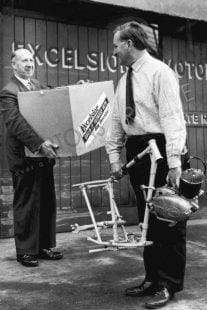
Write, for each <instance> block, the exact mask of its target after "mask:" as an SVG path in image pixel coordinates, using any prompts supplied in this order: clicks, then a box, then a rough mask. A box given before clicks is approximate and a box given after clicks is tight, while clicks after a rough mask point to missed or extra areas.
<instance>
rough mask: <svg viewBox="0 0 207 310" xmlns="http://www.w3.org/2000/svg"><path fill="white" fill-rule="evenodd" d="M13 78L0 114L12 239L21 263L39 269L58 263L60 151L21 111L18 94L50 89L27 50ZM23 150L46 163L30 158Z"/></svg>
mask: <svg viewBox="0 0 207 310" xmlns="http://www.w3.org/2000/svg"><path fill="white" fill-rule="evenodd" d="M11 65H12V68H13V76H12V77H11V80H10V82H9V83H8V84H7V85H6V86H5V87H4V88H3V89H2V90H1V92H0V109H1V113H2V116H3V120H4V122H5V125H6V128H7V158H8V163H9V168H10V171H11V174H12V179H13V187H14V201H13V211H14V236H15V245H16V253H17V261H18V262H20V263H21V264H22V265H23V266H27V267H35V266H38V258H42V259H50V260H56V259H61V258H62V256H63V255H62V253H61V252H57V251H53V250H52V249H51V248H54V247H55V245H56V232H55V226H56V197H55V189H54V176H53V166H54V164H55V157H56V148H57V147H58V146H57V145H55V144H53V143H52V142H51V141H49V140H46V141H44V140H43V139H42V138H41V137H40V136H39V135H38V134H37V133H36V132H35V131H34V130H33V128H32V127H31V126H30V125H29V124H28V123H27V121H26V120H25V119H24V117H23V116H22V115H21V114H20V112H19V108H18V99H17V93H18V92H25V91H31V90H40V89H45V88H47V87H46V86H43V85H42V84H40V82H39V81H37V80H35V79H33V78H32V76H33V74H34V70H35V66H34V59H33V55H32V54H31V52H30V51H29V50H27V49H23V48H22V49H18V50H16V51H15V52H14V53H12V57H11ZM25 147H27V148H28V149H29V150H30V151H31V152H33V153H36V152H37V153H40V154H41V155H42V156H43V157H32V158H31V157H27V156H26V155H25Z"/></svg>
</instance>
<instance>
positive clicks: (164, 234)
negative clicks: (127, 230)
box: [125, 134, 186, 293]
mask: <svg viewBox="0 0 207 310" xmlns="http://www.w3.org/2000/svg"><path fill="white" fill-rule="evenodd" d="M150 139H155V140H156V143H157V146H158V148H159V151H160V153H161V155H162V156H163V158H164V160H163V161H162V162H161V163H160V164H159V165H158V168H157V173H156V177H155V187H161V186H163V185H165V184H166V176H167V173H168V165H167V159H166V151H165V149H166V148H165V145H166V142H165V137H164V135H163V134H146V135H140V136H131V137H129V138H128V139H127V142H126V145H125V146H126V157H127V162H129V161H130V160H132V159H133V158H134V156H135V155H137V154H138V153H140V152H141V151H143V150H144V149H145V148H146V147H147V146H148V141H149V140H150ZM150 166H151V161H150V156H149V155H146V156H145V157H143V159H142V160H141V161H139V162H137V163H136V164H135V165H134V166H133V167H132V168H131V169H129V176H130V182H131V185H132V187H133V190H134V192H135V195H136V200H137V207H138V216H139V221H140V222H142V221H143V217H144V211H145V200H144V195H143V192H142V190H141V189H140V185H143V184H144V185H148V181H149V175H150ZM147 240H150V241H153V245H151V246H146V247H144V251H143V259H144V267H145V271H146V276H145V279H146V281H150V282H154V283H156V284H157V285H158V286H164V287H166V288H167V289H168V290H169V291H170V292H172V293H173V292H178V291H181V290H182V289H183V284H184V275H185V266H186V221H183V222H179V223H177V224H176V225H174V226H169V223H167V222H164V221H161V220H158V219H157V218H156V216H155V215H154V214H152V213H151V214H150V217H149V228H148V233H147Z"/></svg>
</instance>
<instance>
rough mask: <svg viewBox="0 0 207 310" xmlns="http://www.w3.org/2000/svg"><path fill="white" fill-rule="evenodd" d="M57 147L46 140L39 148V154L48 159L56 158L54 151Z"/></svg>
mask: <svg viewBox="0 0 207 310" xmlns="http://www.w3.org/2000/svg"><path fill="white" fill-rule="evenodd" d="M58 147H59V146H58V145H57V144H54V143H52V142H51V141H50V140H46V141H45V142H43V143H42V144H41V146H40V149H39V153H40V154H41V155H43V156H45V157H48V158H56V157H57V154H56V150H57V149H58Z"/></svg>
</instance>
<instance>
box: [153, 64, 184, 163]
mask: <svg viewBox="0 0 207 310" xmlns="http://www.w3.org/2000/svg"><path fill="white" fill-rule="evenodd" d="M157 82H158V83H156V84H157V85H158V88H157V90H155V92H157V104H158V107H159V117H160V124H161V127H162V130H163V133H164V135H165V138H166V153H167V161H168V166H169V168H176V167H180V166H181V159H180V157H181V154H182V151H183V149H184V146H185V142H186V125H185V119H184V115H183V108H182V103H181V99H180V90H179V82H178V80H177V77H176V75H175V73H174V72H173V71H172V70H171V69H170V68H168V67H166V68H165V67H164V68H163V69H162V70H161V71H160V72H159V74H158V81H157Z"/></svg>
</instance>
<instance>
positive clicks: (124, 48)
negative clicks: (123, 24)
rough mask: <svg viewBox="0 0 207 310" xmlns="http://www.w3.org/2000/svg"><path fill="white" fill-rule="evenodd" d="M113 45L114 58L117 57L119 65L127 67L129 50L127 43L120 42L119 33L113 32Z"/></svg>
mask: <svg viewBox="0 0 207 310" xmlns="http://www.w3.org/2000/svg"><path fill="white" fill-rule="evenodd" d="M113 45H114V52H113V54H114V55H115V56H118V58H119V61H120V64H121V65H123V66H127V65H128V63H129V59H130V50H129V45H128V42H127V41H121V40H120V31H117V32H115V34H114V40H113Z"/></svg>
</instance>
